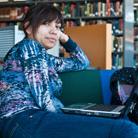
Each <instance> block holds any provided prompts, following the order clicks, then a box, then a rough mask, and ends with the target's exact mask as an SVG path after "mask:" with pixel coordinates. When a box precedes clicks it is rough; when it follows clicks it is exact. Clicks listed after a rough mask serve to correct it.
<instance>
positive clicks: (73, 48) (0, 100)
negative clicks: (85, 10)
mask: <svg viewBox="0 0 138 138" xmlns="http://www.w3.org/2000/svg"><path fill="white" fill-rule="evenodd" d="M63 47H64V48H65V49H66V51H68V52H69V53H70V57H68V58H62V57H55V56H52V55H50V54H48V53H47V51H46V49H45V48H44V47H43V46H42V45H41V44H40V43H39V42H37V41H35V40H32V39H28V38H25V39H23V40H22V41H21V42H19V43H18V44H16V45H15V46H14V47H13V48H11V49H10V51H9V52H8V53H7V55H6V57H5V59H4V67H3V70H2V71H1V72H0V118H4V117H9V116H12V115H14V114H17V113H19V112H22V111H25V110H28V109H42V110H47V111H50V112H58V111H60V108H61V107H62V106H63V105H62V103H61V102H60V101H59V100H58V96H59V95H60V94H61V88H62V82H61V80H60V78H59V76H58V73H60V72H65V71H71V70H82V69H85V68H87V67H88V66H89V60H88V59H87V57H86V55H85V54H84V53H83V51H82V50H81V48H80V47H78V46H77V44H76V43H75V42H74V41H73V40H72V39H71V38H69V40H68V41H67V42H66V43H65V44H64V45H63Z"/></svg>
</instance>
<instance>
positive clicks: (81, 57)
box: [51, 38, 90, 72]
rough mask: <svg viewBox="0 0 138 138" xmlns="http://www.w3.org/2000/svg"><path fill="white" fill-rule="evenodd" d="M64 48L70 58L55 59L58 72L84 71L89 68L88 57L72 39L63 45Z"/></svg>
mask: <svg viewBox="0 0 138 138" xmlns="http://www.w3.org/2000/svg"><path fill="white" fill-rule="evenodd" d="M63 47H64V48H65V49H66V51H67V52H68V53H69V54H70V57H68V58H61V57H56V58H55V57H53V58H54V60H53V61H54V65H55V69H56V70H57V72H66V71H76V70H83V69H86V68H88V67H89V64H90V63H89V60H88V58H87V56H86V55H85V53H84V52H83V51H82V49H81V48H80V47H78V45H77V44H76V43H75V42H74V41H73V40H72V39H71V38H69V40H68V41H67V42H66V43H65V44H63ZM51 58H52V57H51Z"/></svg>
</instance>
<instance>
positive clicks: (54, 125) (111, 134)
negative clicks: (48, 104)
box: [2, 111, 138, 138]
mask: <svg viewBox="0 0 138 138" xmlns="http://www.w3.org/2000/svg"><path fill="white" fill-rule="evenodd" d="M130 126H131V127H130ZM136 129H138V128H137V126H135V125H134V124H131V123H130V122H128V121H125V120H113V119H107V118H97V117H90V116H79V115H67V114H62V113H47V112H46V111H27V112H24V113H21V114H19V115H17V116H15V117H13V118H11V119H8V120H7V121H5V126H4V127H3V128H2V133H3V138H84V137H85V138H116V137H117V138H122V137H125V138H137V137H138V133H137V134H136V131H135V130H136ZM124 132H125V133H124ZM133 133H135V134H134V135H132V134H133Z"/></svg>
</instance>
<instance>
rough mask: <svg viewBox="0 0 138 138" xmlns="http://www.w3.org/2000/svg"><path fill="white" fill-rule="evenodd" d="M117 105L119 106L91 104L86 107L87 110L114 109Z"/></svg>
mask: <svg viewBox="0 0 138 138" xmlns="http://www.w3.org/2000/svg"><path fill="white" fill-rule="evenodd" d="M116 107H118V105H94V106H91V107H88V108H85V109H86V110H100V111H112V110H114V109H115V108H116Z"/></svg>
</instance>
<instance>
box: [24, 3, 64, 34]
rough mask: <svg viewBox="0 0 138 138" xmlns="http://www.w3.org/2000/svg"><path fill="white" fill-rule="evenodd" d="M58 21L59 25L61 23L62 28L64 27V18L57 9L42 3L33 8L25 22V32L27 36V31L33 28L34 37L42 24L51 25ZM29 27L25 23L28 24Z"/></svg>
mask: <svg viewBox="0 0 138 138" xmlns="http://www.w3.org/2000/svg"><path fill="white" fill-rule="evenodd" d="M54 20H56V22H57V23H61V28H63V26H64V20H63V16H62V14H61V12H60V10H58V9H57V8H56V7H54V6H53V5H51V4H46V3H40V4H37V5H35V6H32V7H31V8H30V9H29V10H28V12H27V14H26V15H25V18H24V20H23V30H24V33H25V35H26V36H27V33H26V29H27V28H28V27H29V26H31V27H32V32H33V35H35V33H36V31H37V29H38V27H39V26H40V25H41V24H45V23H50V22H52V21H54ZM27 22H28V24H27V26H26V25H25V23H27Z"/></svg>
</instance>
